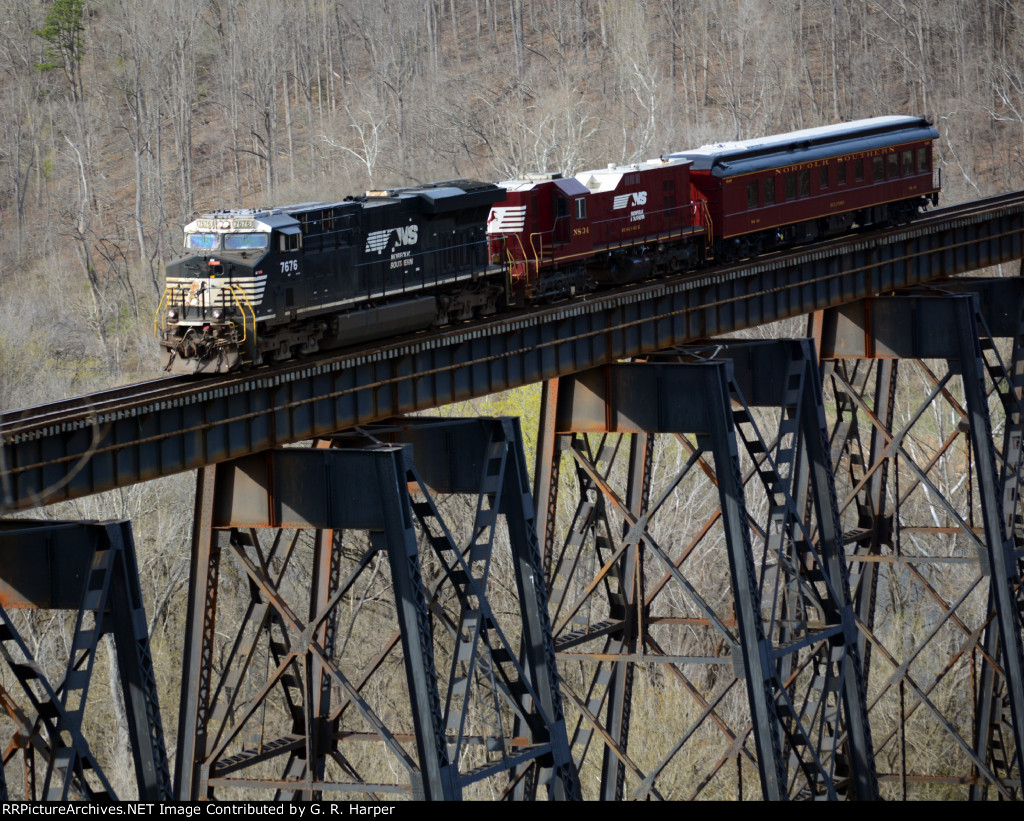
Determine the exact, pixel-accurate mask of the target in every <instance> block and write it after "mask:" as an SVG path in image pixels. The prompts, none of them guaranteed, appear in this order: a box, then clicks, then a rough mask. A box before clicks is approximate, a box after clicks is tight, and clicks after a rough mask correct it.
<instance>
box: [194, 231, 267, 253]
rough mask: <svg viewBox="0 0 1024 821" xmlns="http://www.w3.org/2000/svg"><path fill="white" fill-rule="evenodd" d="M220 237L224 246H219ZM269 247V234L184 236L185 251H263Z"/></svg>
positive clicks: (203, 234) (202, 234) (197, 234)
mask: <svg viewBox="0 0 1024 821" xmlns="http://www.w3.org/2000/svg"><path fill="white" fill-rule="evenodd" d="M221 237H223V238H224V244H223V245H221ZM269 246H270V234H265V233H245V234H212V233H201V234H199V233H196V234H192V233H189V234H185V250H186V251H217V250H224V251H264V250H266V249H267V248H268V247H269Z"/></svg>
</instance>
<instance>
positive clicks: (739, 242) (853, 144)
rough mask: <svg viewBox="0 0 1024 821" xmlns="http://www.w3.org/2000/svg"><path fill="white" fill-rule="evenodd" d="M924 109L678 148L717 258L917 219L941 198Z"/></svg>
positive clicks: (931, 131)
mask: <svg viewBox="0 0 1024 821" xmlns="http://www.w3.org/2000/svg"><path fill="white" fill-rule="evenodd" d="M938 136H939V134H938V132H937V131H936V130H935V129H934V128H932V127H931V125H930V124H929V122H928V121H927V120H924V119H922V118H919V117H903V116H892V117H874V118H872V119H868V120H857V121H855V122H850V123H841V124H839V125H829V126H823V127H820V128H809V129H805V130H803V131H793V132H790V133H789V134H779V135H776V136H773V137H761V138H758V139H753V140H745V141H742V142H732V143H719V144H717V145H708V146H704V147H703V148H698V149H695V150H692V151H682V152H679V153H677V154H671V155H670V156H671V157H673V158H678V159H685V160H689V161H690V162H692V163H693V166H692V169H691V180H692V182H693V185H694V187H695V188H696V189H697V190H698V191H699V192H700V196H701V197H702V198H703V199H705V200H706V201H707V208H708V211H709V213H710V215H711V222H712V225H713V227H714V237H713V248H714V256H715V258H716V259H719V260H729V259H736V258H739V257H744V256H749V255H752V254H757V253H759V252H761V251H763V250H767V249H769V248H773V247H776V246H780V245H789V244H793V243H797V242H808V241H811V240H814V239H816V238H818V237H826V236H831V235H835V234H841V233H843V232H845V231H847V230H849V229H850V228H851V227H854V226H868V225H885V224H889V223H900V222H905V221H907V220H909V219H910V218H911V217H913V216H914V214H916V213H917V211H918V209H919V208H921V207H923V206H925V205H926V204H927V203H928V202H931V203H932V204H937V203H938V196H939V195H938V192H939V187H940V186H939V180H938V179H936V178H935V175H934V174H933V170H932V169H933V163H932V142H933V141H934V140H935V139H936V138H937V137H938Z"/></svg>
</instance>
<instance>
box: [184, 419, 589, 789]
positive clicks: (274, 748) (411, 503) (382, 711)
mask: <svg viewBox="0 0 1024 821" xmlns="http://www.w3.org/2000/svg"><path fill="white" fill-rule="evenodd" d="M385 440H388V441H389V442H393V443H394V444H385V443H384V442H385ZM406 442H408V443H411V447H410V446H409V445H405V444H403V443H406ZM356 444H358V445H360V447H359V448H358V449H357V448H354V447H353V446H354V445H356ZM331 445H333V447H328V448H317V449H290V450H277V451H271V452H268V453H266V454H259V455H256V456H253V457H246V458H244V459H239V460H236V461H233V462H228V463H224V464H221V465H218V466H216V467H212V468H207V469H205V470H204V471H203V473H202V474H201V482H200V488H199V492H198V494H197V515H196V528H195V536H194V543H193V570H192V580H191V588H190V604H189V618H190V622H189V625H190V626H189V633H188V636H187V640H186V645H187V647H186V663H185V670H184V678H183V696H182V711H181V721H180V728H181V729H180V730H179V734H180V738H181V741H180V743H179V752H178V765H177V779H178V780H177V783H176V792H177V794H178V797H179V798H181V799H189V798H191V799H197V798H207V797H230V796H244V797H250V798H256V797H263V798H278V799H289V798H303V799H310V798H319V797H321V796H322V797H344V796H352V797H369V798H373V797H387V796H388V795H393V794H405V795H411V796H413V797H417V798H425V799H456V798H461V797H474V796H475V797H484V796H488V797H489V796H493V795H496V794H501V793H503V792H504V793H509V794H511V793H519V794H520V795H522V796H524V797H533V796H534V795H536V794H537V791H538V789H540V788H543V789H544V791H545V792H546V793H548V794H550V795H551V796H552V797H556V798H567V797H573V796H575V795H577V794H578V792H579V789H578V785H577V784H576V781H575V773H574V772H573V770H572V767H571V761H570V759H569V754H568V744H567V742H566V736H565V724H564V718H563V716H562V712H561V703H560V696H559V692H558V687H557V678H556V674H555V668H554V654H553V649H552V645H551V633H550V625H549V623H548V621H547V614H546V611H545V609H544V597H543V590H542V589H541V588H540V587H539V584H538V582H539V579H540V578H541V573H540V554H539V551H538V549H537V542H536V537H535V536H533V537H532V538H531V533H533V532H534V531H533V529H532V526H533V523H532V516H533V512H532V504H531V503H530V499H529V492H528V489H527V487H526V474H525V470H524V468H523V457H522V443H521V438H520V436H519V429H518V425H517V424H516V423H515V422H514V421H512V420H465V421H461V420H441V421H438V420H422V422H421V421H411V422H405V423H402V426H401V427H397V428H380V427H378V428H374V429H373V430H372V431H370V432H369V438H368V437H367V435H349V436H344V437H339V438H337V439H335V440H333V441H332V442H331ZM414 461H415V465H414ZM418 541H419V544H420V547H419V548H418V547H417V542H418ZM506 545H507V547H506ZM510 582H513V583H514V584H513V590H514V592H510V591H509V589H508V584H509V583H510ZM385 625H387V626H386V627H385ZM520 636H521V637H522V639H521V641H520V639H519V637H520ZM221 667H222V668H223V674H222V675H221V676H220V678H219V679H218V678H217V677H216V675H215V668H221ZM396 692H397V693H402V694H404V695H398V696H396V695H395V694H396ZM395 769H397V770H400V771H401V770H404V773H405V780H404V781H403V780H402V779H398V780H396V781H394V782H393V783H377V782H376V781H374V780H373V779H372V778H370V777H369V776H368V774H369V773H373V774H374V775H376V776H377V778H379V775H378V774H379V773H381V772H389V771H392V770H395Z"/></svg>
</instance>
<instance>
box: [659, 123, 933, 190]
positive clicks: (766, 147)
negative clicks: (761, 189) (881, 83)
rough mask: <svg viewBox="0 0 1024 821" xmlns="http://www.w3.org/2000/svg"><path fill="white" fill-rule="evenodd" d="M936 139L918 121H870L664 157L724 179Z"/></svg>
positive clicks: (805, 130) (930, 128)
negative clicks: (685, 162) (687, 162)
mask: <svg viewBox="0 0 1024 821" xmlns="http://www.w3.org/2000/svg"><path fill="white" fill-rule="evenodd" d="M938 136H939V132H938V131H936V130H935V129H934V128H932V127H931V124H930V123H929V122H928V121H927V120H925V119H924V118H922V117H907V116H888V117H872V118H870V119H866V120H855V121H853V122H849V123H838V124H835V125H826V126H819V127H818V128H806V129H802V130H800V131H790V132H788V133H786V134H776V135H773V136H770V137H759V138H755V139H752V140H742V141H738V142H725V143H715V144H713V145H705V146H702V147H700V148H696V149H692V150H688V151H681V152H679V153H674V154H670V155H669V156H670V157H681V158H686V159H689V160H692V161H693V169H694V170H695V171H708V170H710V171H711V173H712V174H713V175H715V176H719V177H724V176H731V175H734V174H746V173H750V172H752V171H762V170H766V169H769V168H776V167H778V166H779V165H795V164H797V163H802V162H809V161H812V160H816V159H824V158H826V157H834V156H837V155H842V154H856V153H857V152H861V151H870V150H872V149H876V148H886V147H890V146H894V145H900V144H902V143H907V142H912V141H915V140H926V139H936V138H937V137H938Z"/></svg>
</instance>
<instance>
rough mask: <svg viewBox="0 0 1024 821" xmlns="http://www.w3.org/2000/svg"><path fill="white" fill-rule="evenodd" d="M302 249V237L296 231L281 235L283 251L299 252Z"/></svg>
mask: <svg viewBox="0 0 1024 821" xmlns="http://www.w3.org/2000/svg"><path fill="white" fill-rule="evenodd" d="M300 247H302V235H301V234H300V233H299V232H298V231H297V230H296V231H295V232H294V233H291V234H284V233H282V234H281V244H280V248H281V250H282V251H298V250H299V248H300Z"/></svg>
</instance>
